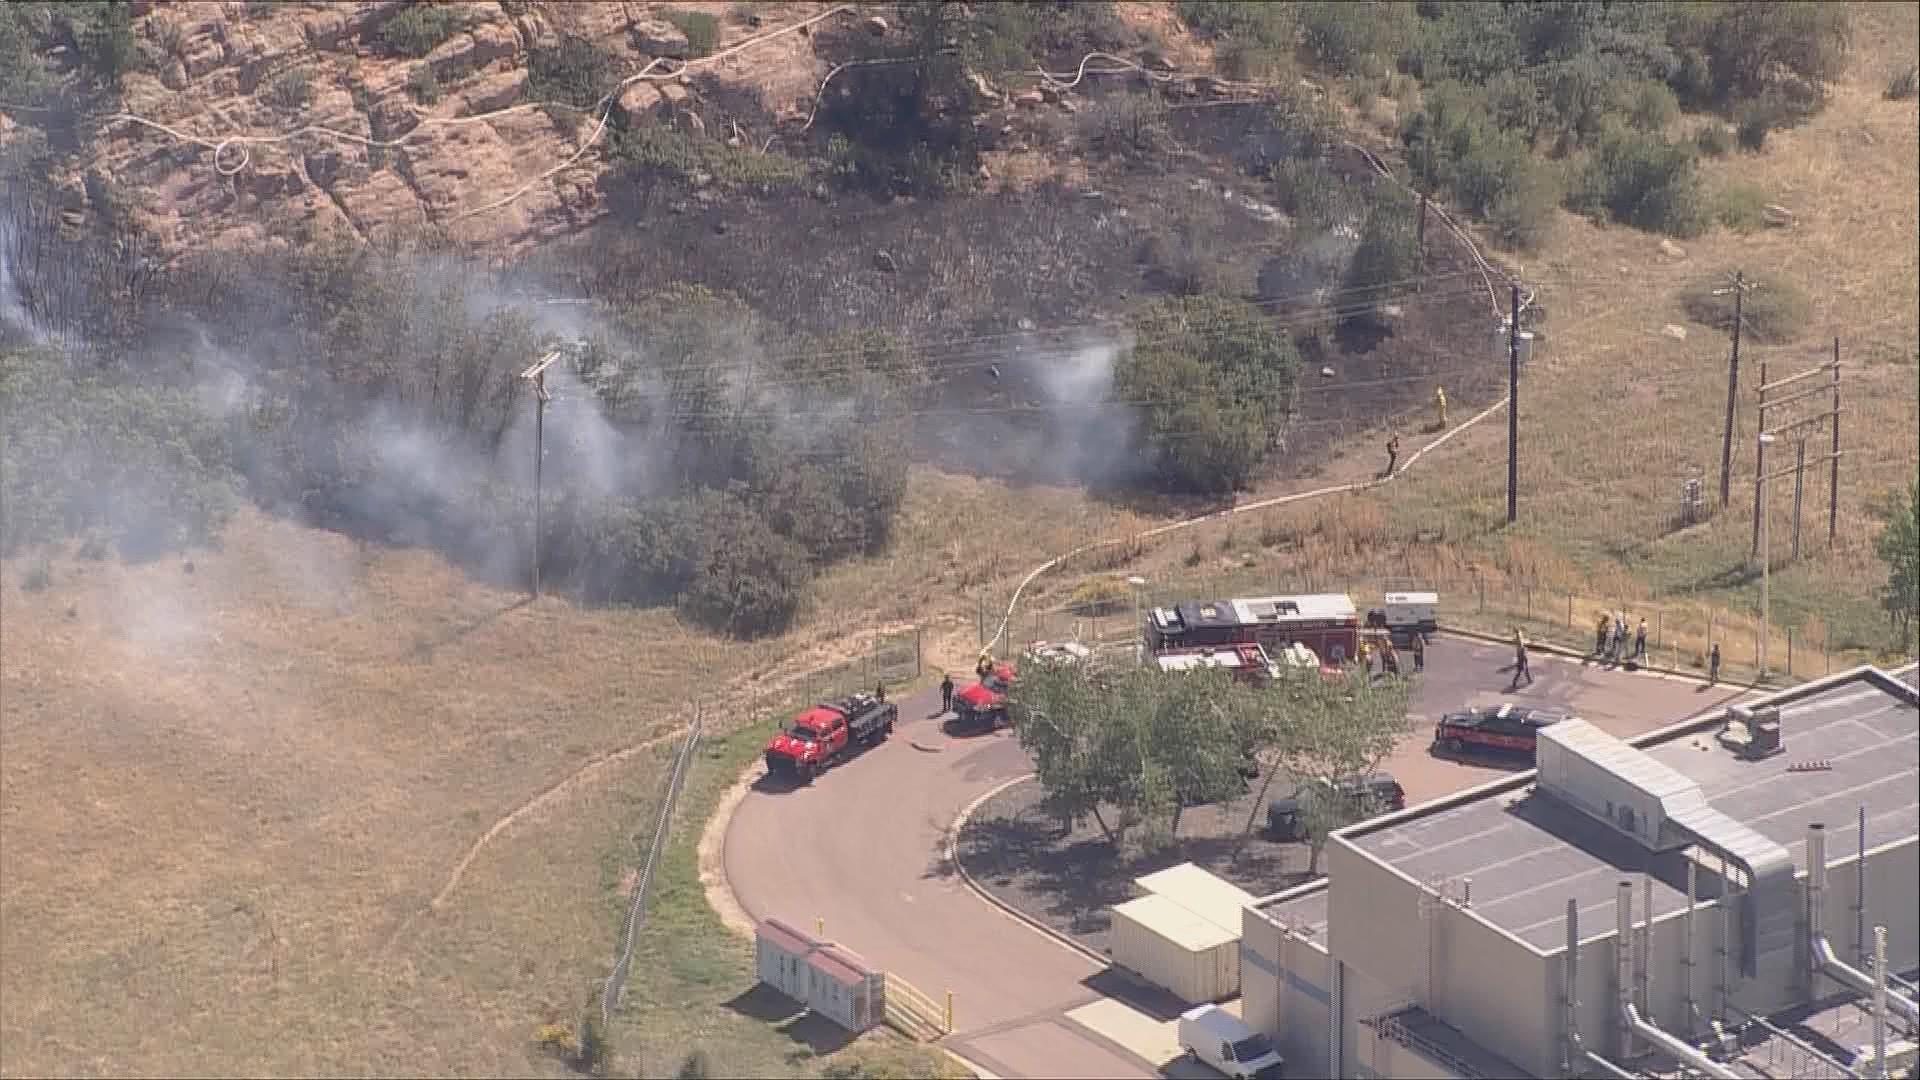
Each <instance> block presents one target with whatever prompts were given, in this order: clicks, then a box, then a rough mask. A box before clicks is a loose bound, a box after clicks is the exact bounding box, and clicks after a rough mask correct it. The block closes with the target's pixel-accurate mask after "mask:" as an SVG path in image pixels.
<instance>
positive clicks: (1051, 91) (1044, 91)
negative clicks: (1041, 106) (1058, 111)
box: [1040, 83, 1066, 105]
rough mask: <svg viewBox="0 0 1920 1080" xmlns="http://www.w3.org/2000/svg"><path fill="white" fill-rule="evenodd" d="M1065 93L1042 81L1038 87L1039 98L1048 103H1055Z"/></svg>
mask: <svg viewBox="0 0 1920 1080" xmlns="http://www.w3.org/2000/svg"><path fill="white" fill-rule="evenodd" d="M1065 96H1066V94H1065V92H1064V91H1062V90H1061V89H1060V88H1059V87H1057V86H1055V85H1053V84H1052V83H1043V84H1042V85H1041V87H1040V100H1041V101H1044V102H1046V103H1047V104H1049V105H1057V104H1059V102H1060V99H1061V98H1062V97H1065Z"/></svg>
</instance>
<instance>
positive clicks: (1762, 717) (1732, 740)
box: [1718, 705, 1785, 761]
mask: <svg viewBox="0 0 1920 1080" xmlns="http://www.w3.org/2000/svg"><path fill="white" fill-rule="evenodd" d="M1718 738H1719V740H1720V745H1721V746H1724V747H1726V748H1727V749H1729V750H1731V751H1733V752H1734V753H1735V754H1737V755H1739V757H1740V758H1741V759H1742V760H1744V761H1759V760H1760V759H1761V758H1767V757H1772V756H1773V755H1775V754H1777V753H1779V752H1780V751H1781V750H1783V749H1785V747H1784V746H1783V745H1782V744H1781V741H1780V706H1778V705H1767V706H1763V707H1761V708H1758V709H1749V708H1747V707H1746V706H1744V705H1729V706H1727V722H1726V724H1725V725H1723V726H1722V727H1721V728H1720V733H1719V735H1718Z"/></svg>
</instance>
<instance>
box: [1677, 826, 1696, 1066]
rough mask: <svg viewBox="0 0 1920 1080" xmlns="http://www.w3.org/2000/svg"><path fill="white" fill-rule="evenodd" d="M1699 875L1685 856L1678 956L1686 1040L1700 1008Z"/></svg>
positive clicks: (1692, 1034)
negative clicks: (1682, 940)
mask: <svg viewBox="0 0 1920 1080" xmlns="http://www.w3.org/2000/svg"><path fill="white" fill-rule="evenodd" d="M1699 873H1700V864H1698V863H1696V862H1695V861H1694V860H1693V856H1691V855H1689V856H1687V914H1686V918H1685V919H1684V920H1682V922H1681V924H1680V925H1681V929H1682V931H1683V932H1684V934H1685V937H1686V944H1685V945H1684V946H1683V947H1682V952H1681V954H1680V1000H1681V1001H1683V1002H1685V1004H1686V1011H1685V1012H1684V1013H1683V1014H1682V1019H1683V1020H1684V1021H1685V1023H1686V1025H1687V1027H1686V1032H1687V1038H1688V1039H1692V1038H1693V1036H1694V1033H1695V1032H1697V1031H1699V1030H1700V1006H1699V1005H1698V1004H1696V1003H1695V1002H1694V1000H1693V909H1694V906H1695V905H1694V900H1693V898H1694V897H1695V896H1697V895H1699V894H1698V892H1696V889H1697V887H1698V885H1699V880H1698V878H1699Z"/></svg>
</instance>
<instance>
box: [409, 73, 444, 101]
mask: <svg viewBox="0 0 1920 1080" xmlns="http://www.w3.org/2000/svg"><path fill="white" fill-rule="evenodd" d="M407 93H409V94H412V95H413V100H415V101H417V102H419V103H420V104H422V105H432V104H434V103H435V102H437V101H439V100H440V78H439V76H437V75H435V74H434V73H433V65H432V64H415V65H414V67H413V70H411V71H409V72H407Z"/></svg>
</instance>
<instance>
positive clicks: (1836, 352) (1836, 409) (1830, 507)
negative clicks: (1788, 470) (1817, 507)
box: [1827, 335, 1840, 548]
mask: <svg viewBox="0 0 1920 1080" xmlns="http://www.w3.org/2000/svg"><path fill="white" fill-rule="evenodd" d="M1839 530H1840V338H1839V336H1838V335H1835V337H1834V339H1833V480H1832V482H1831V485H1830V486H1829V487H1828V489H1827V546H1828V547H1829V548H1831V547H1832V546H1833V538H1834V534H1835V533H1837V532H1839Z"/></svg>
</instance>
